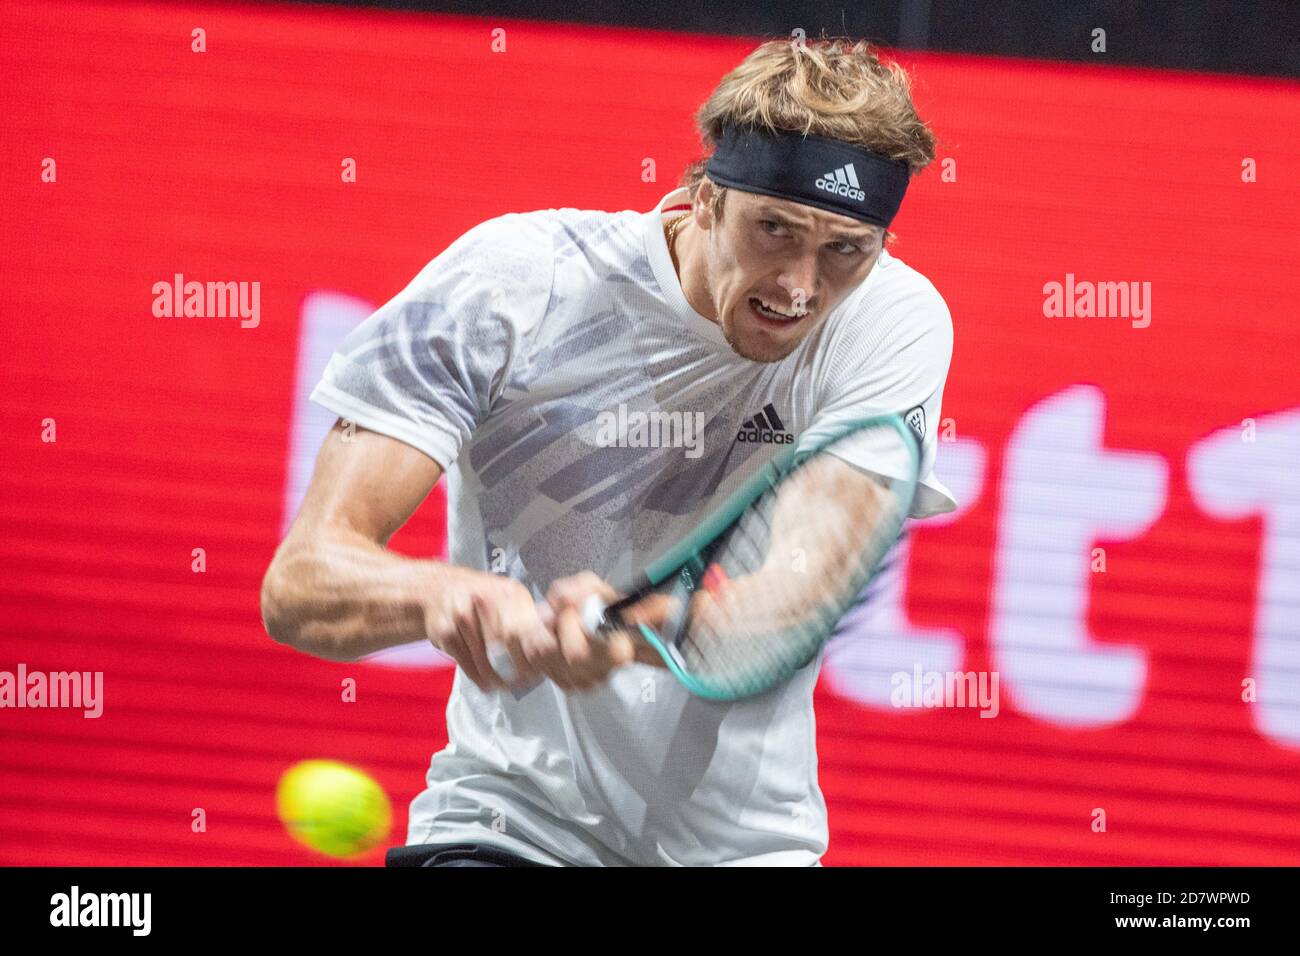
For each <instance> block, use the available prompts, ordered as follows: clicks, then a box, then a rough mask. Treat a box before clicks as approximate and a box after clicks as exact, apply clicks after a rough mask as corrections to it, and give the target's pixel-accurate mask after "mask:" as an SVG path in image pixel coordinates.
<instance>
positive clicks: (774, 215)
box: [758, 205, 877, 242]
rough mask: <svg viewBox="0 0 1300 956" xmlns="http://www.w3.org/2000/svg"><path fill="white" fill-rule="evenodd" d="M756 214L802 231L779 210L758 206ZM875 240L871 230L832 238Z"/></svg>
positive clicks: (857, 240)
mask: <svg viewBox="0 0 1300 956" xmlns="http://www.w3.org/2000/svg"><path fill="white" fill-rule="evenodd" d="M758 213H759V215H761V216H764V217H766V218H768V219H772V220H774V221H775V222H777V223H778V224H780V225H782V226H785V227H786V228H788V229H798V230H800V231H802V230H803V229H804V226H803V224H802V223H800V222H797V221H795V220H794V219H791V218H790V217H789V216H787V215H786V214H785V213H783V212H781V210H779V209H777V208H775V207H773V206H766V205H764V206H759V207H758ZM876 239H877V233H876V232H875V231H874V230H873V231H870V232H841V233H839V234H838V235H836V236H835V237H834V239H833V241H836V242H843V241H848V242H875V241H876Z"/></svg>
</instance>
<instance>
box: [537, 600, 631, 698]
mask: <svg viewBox="0 0 1300 956" xmlns="http://www.w3.org/2000/svg"><path fill="white" fill-rule="evenodd" d="M555 623H556V636H557V637H558V638H559V642H560V652H561V655H562V656H563V665H564V666H563V670H565V671H566V672H567V673H566V677H565V680H566V681H567V683H568V684H569V685H571V686H570V687H566V689H572V690H576V691H585V690H590V689H591V688H593V687H595V686H596V685H598V684H600V683H603V682H604V681H605V680H606V679H607V678H608V676H609V672H610V671H612V670H613V669H614V668H616V667H622V666H623V665H624V664H628V663H630V662H631V661H632V659H633V656H634V649H633V647H632V640H631V638H629V637H628V636H627V635H626V634H612V635H609V637H610V639H609V640H607V639H605V638H604V637H600V638H592V637H591V636H590V635H588V634H587V632H586V631H585V630H583V627H582V618H581V615H579V613H578V611H577V610H576V609H575V608H574V607H573V606H572V605H565V607H564V610H562V611H560V612H559V613H558V614H556V618H555ZM556 682H557V683H560V684H561V686H564V684H563V683H561V681H560V680H557V681H556Z"/></svg>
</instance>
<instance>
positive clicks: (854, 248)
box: [831, 239, 863, 256]
mask: <svg viewBox="0 0 1300 956" xmlns="http://www.w3.org/2000/svg"><path fill="white" fill-rule="evenodd" d="M831 248H832V249H834V250H835V251H836V252H838V253H840V254H841V255H845V256H851V255H853V254H854V253H855V252H862V251H863V249H862V247H861V246H859V245H858V244H857V243H856V242H850V241H849V240H847V239H841V240H839V241H838V242H832V243H831Z"/></svg>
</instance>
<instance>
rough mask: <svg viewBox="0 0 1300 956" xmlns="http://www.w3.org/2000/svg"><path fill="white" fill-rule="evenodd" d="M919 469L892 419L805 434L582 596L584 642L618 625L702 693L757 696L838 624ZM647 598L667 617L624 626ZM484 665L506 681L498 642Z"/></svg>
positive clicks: (875, 561)
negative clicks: (682, 531)
mask: <svg viewBox="0 0 1300 956" xmlns="http://www.w3.org/2000/svg"><path fill="white" fill-rule="evenodd" d="M919 471H920V442H919V439H918V437H917V435H916V433H915V432H914V431H913V430H912V429H911V428H909V427H908V426H907V424H906V423H904V421H903V419H902V418H901V417H900V416H898V415H880V416H876V417H872V418H863V419H858V420H854V421H846V422H842V423H839V424H838V425H836V426H834V427H832V428H827V429H819V430H816V431H815V432H812V433H807V434H805V435H804V436H801V439H800V442H799V444H797V445H795V446H794V447H792V448H790V449H787V450H786V451H783V452H782V453H780V454H779V455H777V456H776V457H775V458H774V459H773V460H772V461H771V462H769V463H768V464H767V465H766V466H765V467H764V468H763V469H762V470H761V471H760V472H758V473H757V474H756V475H754V476H753V477H752V478H751V479H750V480H749V481H747V482H746V483H745V484H744V486H743V487H742V488H740V490H738V491H737V492H736V493H735V494H733V495H732V496H731V497H730V498H728V499H727V500H726V501H725V502H724V503H723V504H722V505H721V506H720V507H719V508H718V509H717V510H716V511H714V512H713V513H712V514H711V515H709V516H708V517H707V518H706V519H705V520H704V521H702V522H701V523H700V524H699V525H698V526H697V528H696V529H695V530H694V531H693V532H692V533H691V534H689V535H687V536H686V537H685V538H684V539H682V540H681V541H680V542H678V543H677V544H676V545H675V546H674V547H672V548H670V549H669V550H668V551H667V552H665V553H664V554H663V555H662V556H661V557H660V558H659V559H658V560H656V561H655V562H654V563H653V564H651V565H650V566H649V567H647V568H646V569H645V571H644V573H643V574H642V575H641V579H640V581H639V582H638V585H637V586H636V587H635V588H634V589H633V590H632V592H631V593H629V594H628V595H627V596H626V597H624V598H621V599H620V600H618V601H615V602H614V603H613V604H610V605H608V606H605V605H604V604H603V602H601V601H600V599H599V598H595V597H593V598H591V599H589V600H588V601H587V603H586V604H585V605H584V607H583V609H582V622H583V627H584V629H585V630H586V631H587V633H588V634H589V635H591V636H592V637H593V638H598V637H601V636H603V635H605V634H608V633H609V632H610V631H614V630H623V631H628V632H629V633H631V634H632V635H633V636H634V637H635V638H637V639H639V640H644V641H645V642H646V643H648V644H649V645H650V646H651V647H653V648H654V649H655V650H656V651H657V652H658V653H659V655H660V656H661V657H662V658H663V661H664V664H665V665H666V666H667V668H668V669H669V670H670V671H671V672H672V674H673V676H674V677H676V678H677V680H679V681H680V682H681V683H682V684H683V685H684V686H685V687H686V688H687V689H688V690H689V691H691V692H692V693H694V694H697V695H699V696H701V697H705V698H708V699H710V700H736V699H739V698H742V697H749V696H752V695H755V694H760V693H762V692H764V691H766V690H768V689H770V688H772V687H773V686H775V685H777V684H779V683H781V682H783V681H785V680H787V679H789V678H790V677H791V676H793V675H794V673H795V672H796V671H798V670H799V669H800V668H802V667H803V666H805V665H806V664H808V663H809V662H810V661H811V660H812V659H813V658H814V657H816V655H817V653H818V651H819V650H820V649H821V647H822V645H823V644H824V643H825V642H826V640H827V639H828V638H829V637H830V636H831V634H832V633H833V632H834V630H835V627H836V625H837V624H838V622H839V620H840V618H841V617H842V616H843V614H844V613H845V611H847V610H848V608H849V607H850V606H851V605H852V604H853V603H854V601H855V599H856V598H857V597H858V595H859V593H860V592H861V591H862V589H863V588H864V587H866V585H867V584H868V582H869V581H870V580H871V578H872V576H873V575H874V574H875V572H876V569H877V568H878V567H879V565H880V562H881V559H882V558H883V557H884V556H885V554H886V553H887V552H888V551H889V549H890V548H891V547H892V545H893V543H894V541H895V540H896V539H897V537H898V534H899V532H900V531H901V529H902V526H903V522H904V521H905V520H906V518H907V515H908V512H909V510H910V508H911V506H912V499H913V497H914V496H915V494H916V484H917V480H918V477H919ZM652 594H662V595H667V596H668V597H669V598H670V600H669V602H668V607H669V608H670V611H669V613H668V615H667V617H666V619H665V620H664V621H663V622H662V624H661V625H660V626H659V627H658V628H651V627H648V626H647V625H645V624H632V623H630V622H629V621H628V620H627V619H626V618H625V617H624V615H623V612H624V611H626V610H627V609H628V608H630V607H632V606H633V605H635V604H637V603H638V602H640V601H642V600H643V599H645V598H646V597H647V596H649V595H652ZM489 660H490V662H491V664H492V667H493V669H494V670H496V672H497V673H498V674H499V675H501V677H502V679H504V680H505V681H506V682H507V683H509V682H511V681H512V680H513V676H514V668H513V665H512V662H511V660H510V655H509V653H508V652H507V651H506V650H505V648H503V647H501V646H500V645H493V646H492V647H490V648H489ZM537 683H540V681H538V682H537ZM532 686H536V684H534V685H532ZM531 689H532V687H531V686H530V687H526V688H522V689H517V690H515V691H514V693H515V696H516V697H521V696H523V694H525V693H527V692H528V691H529V690H531Z"/></svg>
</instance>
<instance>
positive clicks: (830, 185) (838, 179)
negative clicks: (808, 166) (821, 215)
mask: <svg viewBox="0 0 1300 956" xmlns="http://www.w3.org/2000/svg"><path fill="white" fill-rule="evenodd" d="M815 185H816V186H817V188H818V189H824V190H826V191H827V192H828V193H834V194H835V195H837V196H847V197H848V198H849V199H856V200H857V201H858V202H862V200H864V199H866V198H867V194H866V193H864V192H863V191H862V190H861V189H860V188H859V187H858V173H857V170H855V169H854V168H853V164H852V163H845V164H844V165H843V166H841V167H840V168H839V169H833V170H831V171H830V172H829V173H827V174H826V175H824V176H822V178H821V179H819V180H817V182H816V183H815Z"/></svg>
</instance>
